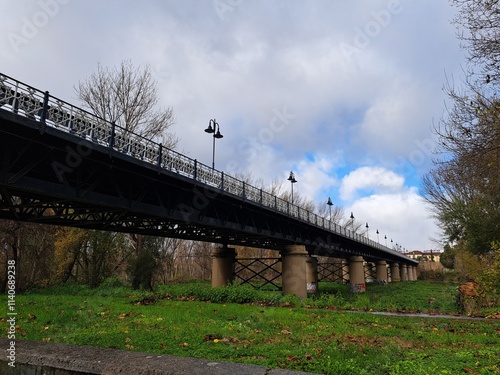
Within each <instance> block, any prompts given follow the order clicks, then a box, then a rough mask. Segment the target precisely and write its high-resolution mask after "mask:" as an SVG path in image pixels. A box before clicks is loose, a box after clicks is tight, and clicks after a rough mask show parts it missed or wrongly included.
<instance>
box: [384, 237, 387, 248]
mask: <svg viewBox="0 0 500 375" xmlns="http://www.w3.org/2000/svg"><path fill="white" fill-rule="evenodd" d="M384 238H385V247H387V235H384Z"/></svg>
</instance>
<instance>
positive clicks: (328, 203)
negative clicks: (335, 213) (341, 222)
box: [326, 197, 333, 221]
mask: <svg viewBox="0 0 500 375" xmlns="http://www.w3.org/2000/svg"><path fill="white" fill-rule="evenodd" d="M326 204H327V205H328V208H329V209H330V221H332V206H333V202H332V200H331V199H330V197H328V202H326Z"/></svg>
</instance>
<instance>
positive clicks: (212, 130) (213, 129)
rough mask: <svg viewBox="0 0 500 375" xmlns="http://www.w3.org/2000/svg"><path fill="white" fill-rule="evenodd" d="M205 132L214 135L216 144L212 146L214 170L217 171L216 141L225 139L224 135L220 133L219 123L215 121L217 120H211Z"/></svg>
mask: <svg viewBox="0 0 500 375" xmlns="http://www.w3.org/2000/svg"><path fill="white" fill-rule="evenodd" d="M212 125H213V127H212ZM205 132H206V133H209V134H213V138H214V142H213V146H212V169H215V139H216V138H217V139H220V138H222V137H223V135H222V134H221V133H220V127H219V123H218V122H217V121H215V119H212V120H210V121H209V122H208V128H206V129H205Z"/></svg>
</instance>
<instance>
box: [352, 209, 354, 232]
mask: <svg viewBox="0 0 500 375" xmlns="http://www.w3.org/2000/svg"><path fill="white" fill-rule="evenodd" d="M351 232H354V215H353V213H352V211H351Z"/></svg>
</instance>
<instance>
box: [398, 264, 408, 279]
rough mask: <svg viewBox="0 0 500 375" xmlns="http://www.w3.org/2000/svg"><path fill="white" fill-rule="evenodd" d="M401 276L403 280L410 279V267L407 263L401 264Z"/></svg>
mask: <svg viewBox="0 0 500 375" xmlns="http://www.w3.org/2000/svg"><path fill="white" fill-rule="evenodd" d="M399 277H400V279H401V281H408V269H407V268H406V264H402V265H400V266H399Z"/></svg>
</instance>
